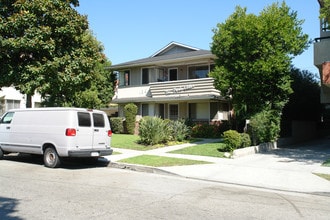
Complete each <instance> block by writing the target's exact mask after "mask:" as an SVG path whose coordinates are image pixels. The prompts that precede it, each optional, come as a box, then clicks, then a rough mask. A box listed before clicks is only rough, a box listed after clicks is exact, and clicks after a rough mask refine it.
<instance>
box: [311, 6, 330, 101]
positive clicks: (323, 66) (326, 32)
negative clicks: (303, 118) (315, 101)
mask: <svg viewBox="0 0 330 220" xmlns="http://www.w3.org/2000/svg"><path fill="white" fill-rule="evenodd" d="M319 3H320V7H321V8H323V7H325V5H324V2H323V1H319ZM329 50H330V18H323V19H321V20H320V37H319V38H316V39H315V43H314V65H315V66H316V67H317V68H318V69H319V72H320V78H321V103H323V104H329V103H330V53H329Z"/></svg>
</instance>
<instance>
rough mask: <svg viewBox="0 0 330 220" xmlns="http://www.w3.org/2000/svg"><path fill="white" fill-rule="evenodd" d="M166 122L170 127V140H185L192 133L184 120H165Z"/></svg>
mask: <svg viewBox="0 0 330 220" xmlns="http://www.w3.org/2000/svg"><path fill="white" fill-rule="evenodd" d="M164 123H165V124H166V127H167V128H168V131H169V132H168V135H169V138H168V139H169V140H170V141H183V140H185V139H186V138H187V137H188V136H189V135H190V130H189V127H188V126H187V125H186V124H185V123H184V121H170V120H165V121H164Z"/></svg>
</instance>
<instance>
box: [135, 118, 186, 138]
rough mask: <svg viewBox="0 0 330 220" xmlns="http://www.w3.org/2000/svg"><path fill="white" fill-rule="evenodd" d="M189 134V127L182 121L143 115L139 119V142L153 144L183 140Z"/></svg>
mask: <svg viewBox="0 0 330 220" xmlns="http://www.w3.org/2000/svg"><path fill="white" fill-rule="evenodd" d="M189 135H190V129H189V128H188V126H187V125H185V123H184V122H183V121H171V120H163V119H161V118H159V117H151V116H145V117H143V118H142V120H141V121H140V126H139V136H140V139H141V141H140V142H141V143H143V144H147V145H155V144H161V143H167V142H169V141H183V140H185V139H187V138H188V137H189Z"/></svg>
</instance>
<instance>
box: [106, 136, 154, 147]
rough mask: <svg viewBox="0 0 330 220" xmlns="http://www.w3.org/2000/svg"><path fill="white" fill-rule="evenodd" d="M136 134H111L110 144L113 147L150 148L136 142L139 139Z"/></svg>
mask: <svg viewBox="0 0 330 220" xmlns="http://www.w3.org/2000/svg"><path fill="white" fill-rule="evenodd" d="M139 139H140V138H139V136H138V135H130V134H113V135H112V137H111V146H112V147H115V148H124V149H130V150H142V151H145V150H151V149H153V148H151V147H150V146H144V145H141V144H138V140H139Z"/></svg>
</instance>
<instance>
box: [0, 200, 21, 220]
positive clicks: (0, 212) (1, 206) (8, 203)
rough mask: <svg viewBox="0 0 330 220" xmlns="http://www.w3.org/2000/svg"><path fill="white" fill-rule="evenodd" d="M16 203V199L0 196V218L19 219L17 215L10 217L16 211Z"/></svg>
mask: <svg viewBox="0 0 330 220" xmlns="http://www.w3.org/2000/svg"><path fill="white" fill-rule="evenodd" d="M17 205H18V200H17V199H11V198H5V197H0V219H9V220H10V219H13V220H14V219H15V220H19V219H22V218H19V217H12V216H11V215H13V214H14V213H15V212H16V206H17Z"/></svg>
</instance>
